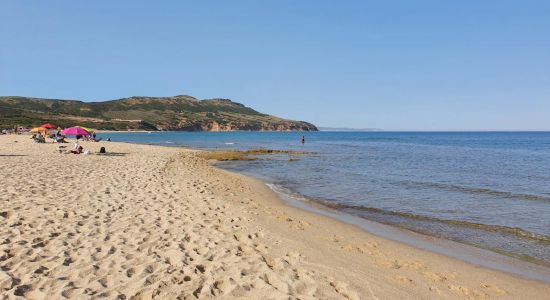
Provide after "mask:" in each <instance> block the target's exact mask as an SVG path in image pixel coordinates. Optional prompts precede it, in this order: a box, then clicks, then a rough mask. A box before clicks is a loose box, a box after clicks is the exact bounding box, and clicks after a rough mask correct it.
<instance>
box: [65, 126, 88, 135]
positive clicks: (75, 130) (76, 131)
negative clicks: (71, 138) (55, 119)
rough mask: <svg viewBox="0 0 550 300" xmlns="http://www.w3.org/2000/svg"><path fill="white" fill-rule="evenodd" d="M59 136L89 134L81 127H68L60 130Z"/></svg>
mask: <svg viewBox="0 0 550 300" xmlns="http://www.w3.org/2000/svg"><path fill="white" fill-rule="evenodd" d="M61 134H63V135H90V132H88V130H86V129H84V128H82V127H77V126H75V127H69V128H65V129H63V130H61Z"/></svg>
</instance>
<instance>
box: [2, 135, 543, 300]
mask: <svg viewBox="0 0 550 300" xmlns="http://www.w3.org/2000/svg"><path fill="white" fill-rule="evenodd" d="M82 144H83V146H84V148H85V149H91V150H93V151H96V152H97V151H98V150H99V147H101V146H104V147H106V148H107V151H108V152H110V153H111V154H110V155H104V156H102V155H72V154H71V155H68V154H59V153H58V151H57V149H58V148H57V147H58V144H35V143H33V142H32V141H31V140H30V139H29V136H13V135H12V136H0V175H1V178H2V183H1V184H0V203H1V206H0V269H1V271H0V294H1V295H2V298H4V299H15V298H18V297H25V298H29V299H65V298H69V299H87V298H107V299H151V298H154V299H196V298H215V297H219V298H223V299H232V298H248V299H317V298H319V299H431V298H437V299H441V298H444V299H455V298H456V299H548V295H550V285H549V284H545V283H542V282H538V281H533V280H527V279H522V278H518V277H514V276H512V275H509V274H506V273H502V272H498V271H493V270H490V269H485V268H481V267H478V266H474V265H470V264H467V263H465V262H461V261H458V260H455V259H452V258H449V257H445V256H442V255H438V254H434V253H430V252H427V251H423V250H420V249H416V248H413V247H410V246H406V245H404V244H400V243H397V242H393V241H390V240H387V239H383V238H380V237H377V236H374V235H372V234H369V233H367V232H365V231H364V230H361V229H359V228H356V227H354V226H352V225H348V224H344V223H342V222H339V221H336V220H333V219H330V218H327V217H323V216H319V215H316V214H313V213H310V212H307V211H303V210H299V209H296V208H293V207H290V206H288V205H285V204H284V203H283V202H281V201H280V200H279V199H278V198H277V196H276V195H275V194H274V193H273V192H272V191H270V190H269V189H268V188H266V186H265V185H264V184H263V183H261V182H259V181H257V180H254V179H251V178H248V177H245V176H242V175H238V174H232V173H229V172H226V171H223V170H219V169H217V168H215V167H213V166H211V164H210V163H209V162H207V161H204V160H203V159H201V158H199V157H198V156H197V153H198V152H197V151H194V150H186V149H178V148H169V147H157V146H147V145H131V144H125V143H110V142H99V143H91V142H89V143H82ZM65 145H68V146H69V147H71V144H65Z"/></svg>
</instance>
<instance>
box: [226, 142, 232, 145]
mask: <svg viewBox="0 0 550 300" xmlns="http://www.w3.org/2000/svg"><path fill="white" fill-rule="evenodd" d="M224 144H226V145H235V143H233V142H228V143H224Z"/></svg>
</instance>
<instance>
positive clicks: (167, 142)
mask: <svg viewBox="0 0 550 300" xmlns="http://www.w3.org/2000/svg"><path fill="white" fill-rule="evenodd" d="M164 143H165V144H173V143H174V142H170V141H166V142H164Z"/></svg>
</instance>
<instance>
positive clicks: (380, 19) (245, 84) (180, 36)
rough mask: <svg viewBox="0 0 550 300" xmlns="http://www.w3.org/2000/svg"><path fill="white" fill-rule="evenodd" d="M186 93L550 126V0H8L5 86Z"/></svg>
mask: <svg viewBox="0 0 550 300" xmlns="http://www.w3.org/2000/svg"><path fill="white" fill-rule="evenodd" d="M180 94H188V95H192V96H195V97H197V98H201V99H202V98H214V97H223V98H230V99H233V100H235V101H238V102H241V103H244V104H246V105H247V106H251V107H253V108H255V109H257V110H259V111H261V112H266V113H270V114H274V115H278V116H282V117H287V118H293V119H300V120H306V121H311V122H313V123H315V124H316V125H320V126H333V127H355V128H382V129H385V130H550V1H528V0H522V1H520V0H516V1H506V0H504V1H503V0H500V1H489V0H486V1H479V0H476V1H474V0H472V1H466V0H465V1H437V0H434V1H422V0H418V1H410V0H409V1H406V0H403V1H391V0H390V1H321V0H315V1H313V0H312V1H305V0H301V1H292V0H288V1H285V0H277V1H268V0H265V1H204V0H203V1H198V0H197V1H55V0H53V1H16V0H13V1H6V0H0V95H21V96H36V97H47V98H62V99H80V100H84V101H98V100H109V99H116V98H122V97H127V96H138V95H147V96H172V95H180Z"/></svg>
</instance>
